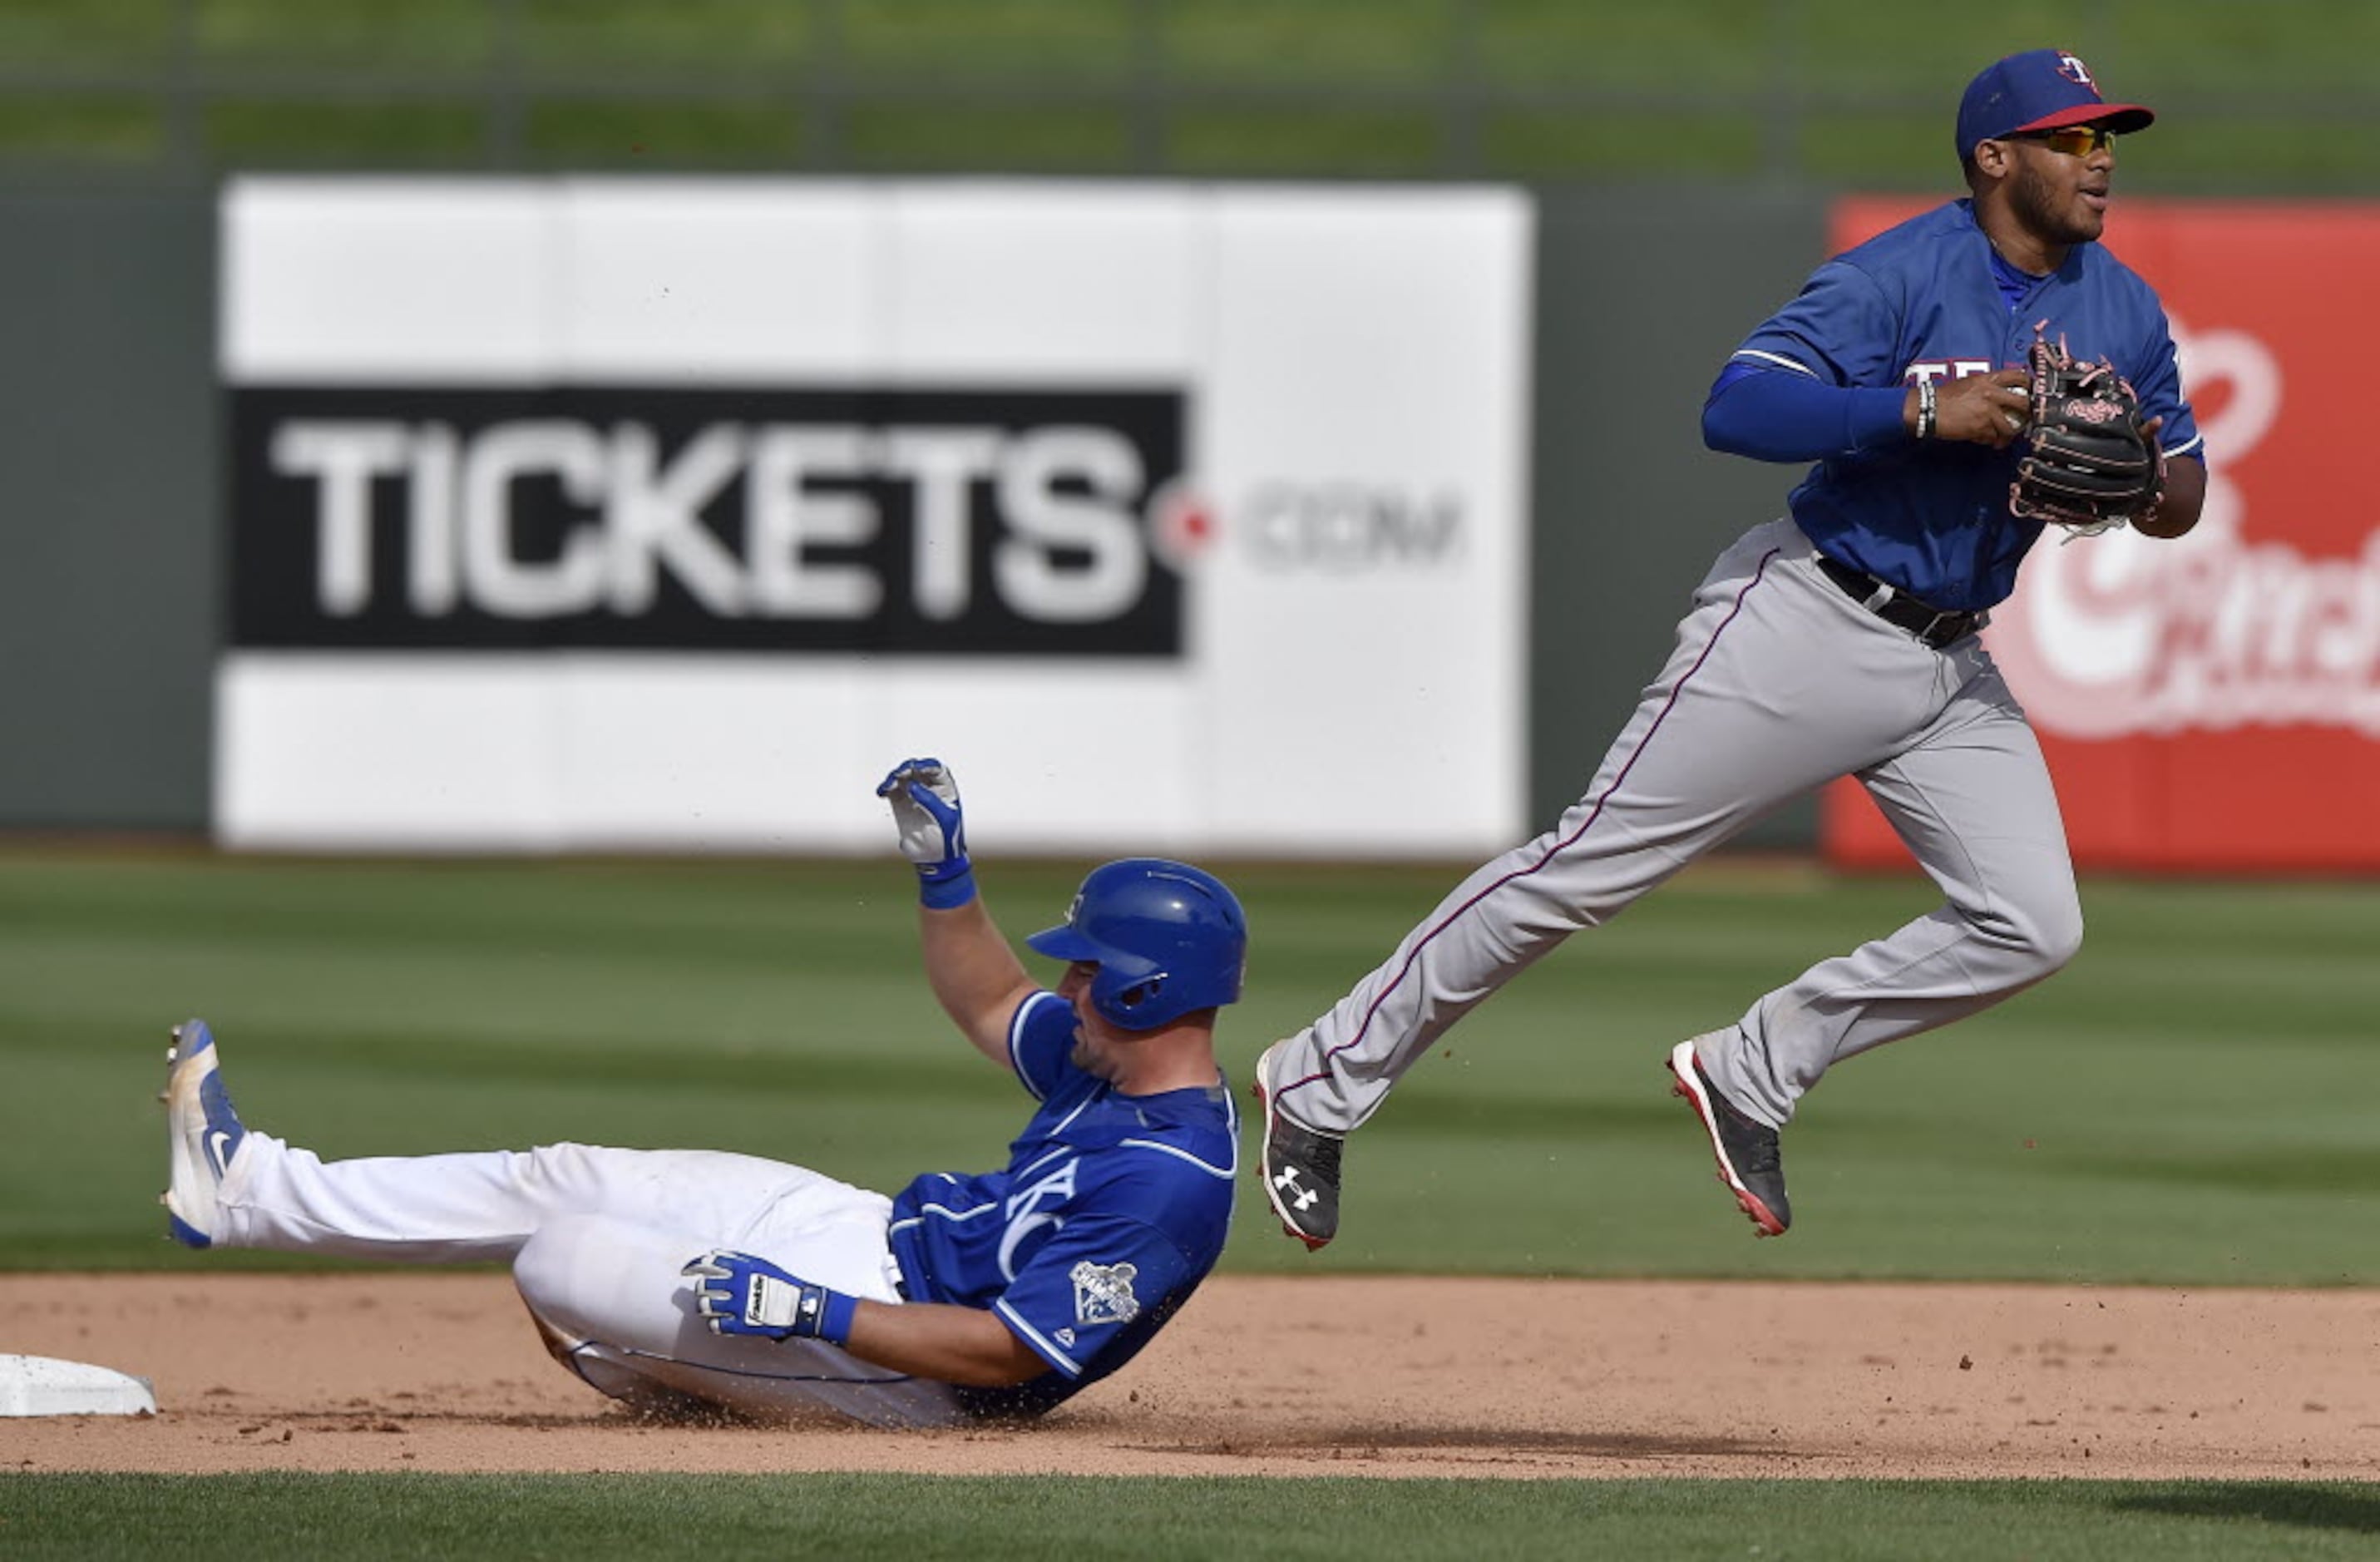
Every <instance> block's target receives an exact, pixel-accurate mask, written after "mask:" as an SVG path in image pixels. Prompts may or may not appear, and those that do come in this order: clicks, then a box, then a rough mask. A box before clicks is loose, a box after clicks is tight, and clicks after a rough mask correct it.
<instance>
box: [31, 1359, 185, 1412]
mask: <svg viewBox="0 0 2380 1562" xmlns="http://www.w3.org/2000/svg"><path fill="white" fill-rule="evenodd" d="M156 1413H157V1396H156V1394H155V1392H154V1391H153V1390H152V1388H151V1387H150V1385H149V1380H148V1379H147V1378H145V1377H133V1376H131V1375H129V1374H128V1373H119V1372H115V1371H113V1370H111V1369H109V1368H106V1367H94V1366H92V1365H91V1364H90V1363H89V1362H87V1361H55V1360H54V1359H52V1358H50V1357H47V1356H0V1416H145V1415H154V1414H156Z"/></svg>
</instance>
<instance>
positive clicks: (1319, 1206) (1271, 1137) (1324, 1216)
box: [1256, 1042, 1347, 1252]
mask: <svg viewBox="0 0 2380 1562" xmlns="http://www.w3.org/2000/svg"><path fill="white" fill-rule="evenodd" d="M1281 1044H1282V1043H1280V1042H1275V1043H1273V1044H1272V1045H1271V1046H1269V1047H1267V1048H1265V1051H1264V1056H1261V1057H1259V1058H1257V1079H1256V1092H1257V1101H1259V1102H1261V1103H1262V1104H1263V1105H1264V1150H1263V1152H1262V1153H1260V1154H1259V1155H1258V1157H1257V1174H1258V1175H1259V1176H1261V1177H1262V1178H1264V1190H1265V1202H1267V1203H1269V1204H1270V1205H1271V1206H1272V1213H1273V1214H1277V1215H1279V1216H1280V1217H1281V1231H1282V1233H1283V1234H1284V1235H1287V1236H1291V1237H1294V1238H1296V1239H1298V1240H1299V1241H1301V1242H1304V1243H1305V1246H1306V1250H1307V1251H1309V1252H1310V1251H1313V1250H1314V1249H1316V1248H1318V1247H1321V1246H1322V1245H1323V1244H1324V1243H1326V1242H1328V1241H1330V1239H1331V1238H1333V1237H1336V1236H1337V1235H1339V1155H1340V1152H1341V1151H1342V1150H1343V1149H1344V1148H1345V1147H1346V1143H1347V1141H1346V1139H1345V1137H1344V1136H1343V1135H1340V1134H1335V1133H1321V1132H1318V1131H1317V1130H1316V1129H1309V1128H1306V1127H1305V1126H1304V1125H1302V1124H1298V1123H1293V1122H1291V1121H1290V1120H1289V1119H1288V1118H1287V1117H1283V1116H1282V1115H1281V1112H1280V1111H1279V1109H1277V1108H1276V1107H1275V1106H1274V1104H1273V1098H1272V1092H1271V1091H1269V1090H1268V1089H1266V1088H1265V1080H1266V1078H1267V1076H1268V1073H1269V1068H1270V1065H1271V1062H1272V1055H1273V1054H1274V1053H1276V1052H1278V1051H1280V1050H1281Z"/></svg>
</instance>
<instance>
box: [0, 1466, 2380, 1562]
mask: <svg viewBox="0 0 2380 1562" xmlns="http://www.w3.org/2000/svg"><path fill="white" fill-rule="evenodd" d="M2375 1534H2380V1497H2375V1496H2374V1495H2373V1494H2372V1492H2371V1489H2370V1488H2368V1487H2365V1486H2361V1485H2357V1484H2352V1483H2311V1482H2309V1483H2239V1484H2221V1483H2203V1482H2173V1483H2127V1482H2109V1483H2084V1482H1974V1483H1949V1482H1945V1483H1913V1482H1865V1481H1845V1482H1833V1483H1811V1482H1774V1483H1750V1482H1718V1481H1625V1482H1592V1483H1589V1482H1569V1481H1547V1482H1537V1481H1345V1480H1307V1481H1296V1482H1281V1481H1260V1480H1247V1479H1222V1478H1216V1479H1200V1480H1170V1481H1146V1482H1132V1483H1124V1482H1112V1481H1097V1480H1088V1479H1082V1478H1068V1477H1047V1476H1045V1477H1037V1478H1035V1479H1034V1480H1031V1481H1003V1480H990V1479H975V1478H956V1477H930V1476H863V1475H800V1476H676V1475H653V1476H647V1477H645V1478H643V1479H641V1480H637V1481H619V1480H613V1479H606V1478H602V1477H587V1476H573V1475H511V1476H438V1475H420V1476H385V1475H380V1476H375V1475H358V1476H346V1477H330V1476H304V1475H269V1476H247V1475H242V1476H219V1477H212V1478H188V1477H180V1478H177V1477H171V1476H79V1475H18V1476H9V1477H0V1536H5V1537H6V1549H7V1555H8V1556H10V1557H11V1558H21V1559H23V1562H47V1559H49V1558H54V1557H77V1558H98V1559H107V1558H117V1557H122V1558H136V1557H138V1558H146V1557H152V1556H157V1555H159V1554H160V1550H161V1544H162V1543H161V1537H164V1536H171V1537H172V1542H171V1551H172V1554H173V1555H174V1556H176V1557H186V1558H188V1559H189V1562H209V1559H211V1558H217V1557H220V1558H224V1559H225V1562H273V1559H274V1558H281V1557H289V1558H306V1557H313V1556H326V1555H335V1556H343V1557H419V1556H506V1557H557V1558H571V1559H593V1558H601V1557H613V1556H674V1555H679V1554H682V1553H685V1552H687V1551H692V1552H694V1553H695V1554H698V1555H700V1556H771V1557H783V1558H799V1557H855V1556H886V1557H901V1558H905V1559H907V1562H930V1559H937V1558H949V1559H951V1562H974V1559H978V1558H979V1559H983V1562H999V1559H1002V1558H1012V1557H1014V1558H1039V1557H1051V1556H1130V1557H1134V1558H1136V1559H1151V1562H1161V1559H1169V1558H1180V1559H1182V1562H1209V1559H1211V1558H1216V1557H1227V1556H1247V1557H1265V1558H1285V1559H1295V1558H1308V1557H1311V1558H1320V1557H1366V1558H1377V1557H1396V1558H1399V1559H1400V1562H1427V1559H1431V1558H1447V1559H1449V1562H1479V1559H1481V1558H1497V1557H1583V1556H1626V1557H1632V1558H1633V1557H1711V1558H1721V1557H1724V1558H1741V1557H1758V1558H1761V1559H1763V1562H1771V1559H1775V1558H1780V1557H1782V1558H1789V1559H1790V1558H1794V1557H1807V1558H1815V1559H1823V1562H1857V1559H1862V1558H1876V1559H1878V1562H1909V1559H1911V1558H1925V1557H1932V1558H1965V1557H1974V1558H1991V1559H1995V1562H1998V1559H2003V1558H2008V1557H2026V1558H2032V1559H2034V1562H2064V1559H2073V1562H2103V1559H2105V1558H2107V1557H2113V1556H2155V1557H2158V1558H2161V1559H2166V1562H2192V1559H2199V1558H2204V1559H2207V1562H2216V1559H2223V1562H2229V1559H2233V1558H2239V1557H2244V1556H2256V1557H2265V1556H2276V1557H2277V1556H2289V1557H2329V1556H2369V1555H2371V1548H2372V1544H2373V1537H2374V1535H2375Z"/></svg>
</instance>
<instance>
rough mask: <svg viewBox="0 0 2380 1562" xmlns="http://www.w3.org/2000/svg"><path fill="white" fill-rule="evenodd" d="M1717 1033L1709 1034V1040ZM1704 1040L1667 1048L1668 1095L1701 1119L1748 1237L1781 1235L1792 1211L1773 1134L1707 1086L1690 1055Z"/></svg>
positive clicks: (1707, 1079)
mask: <svg viewBox="0 0 2380 1562" xmlns="http://www.w3.org/2000/svg"><path fill="white" fill-rule="evenodd" d="M1721 1034H1724V1032H1722V1031H1711V1032H1709V1035H1710V1036H1713V1037H1716V1036H1718V1035H1721ZM1705 1039H1706V1038H1705V1037H1703V1036H1696V1037H1695V1038H1694V1041H1687V1042H1680V1043H1678V1044H1677V1045H1676V1046H1674V1047H1671V1048H1670V1073H1672V1074H1674V1075H1676V1076H1677V1082H1676V1083H1675V1084H1673V1085H1671V1086H1670V1093H1672V1094H1674V1095H1682V1096H1684V1097H1685V1098H1686V1101H1687V1103H1688V1104H1690V1105H1692V1106H1693V1107H1694V1116H1695V1117H1700V1118H1701V1119H1702V1124H1703V1132H1704V1133H1705V1135H1706V1136H1707V1137H1708V1138H1709V1140H1710V1147H1711V1154H1712V1155H1713V1156H1714V1157H1716V1158H1717V1159H1718V1179H1719V1180H1720V1181H1721V1182H1724V1183H1726V1184H1727V1186H1728V1190H1729V1191H1730V1192H1731V1193H1733V1194H1734V1195H1735V1202H1736V1203H1737V1204H1738V1205H1739V1206H1740V1207H1741V1208H1742V1209H1743V1213H1744V1214H1745V1215H1746V1216H1747V1217H1748V1218H1749V1219H1750V1220H1751V1222H1752V1224H1753V1227H1754V1234H1755V1236H1761V1237H1782V1236H1783V1235H1785V1228H1786V1227H1787V1226H1791V1225H1792V1224H1793V1211H1792V1207H1791V1205H1790V1204H1788V1203H1787V1202H1785V1162H1784V1156H1783V1152H1782V1150H1781V1149H1780V1148H1779V1144H1778V1141H1777V1130H1776V1129H1772V1128H1770V1127H1769V1126H1768V1125H1767V1124H1766V1123H1761V1122H1755V1121H1754V1120H1753V1119H1752V1118H1750V1117H1745V1116H1744V1115H1743V1113H1742V1112H1739V1111H1737V1110H1736V1108H1735V1104H1734V1103H1733V1102H1730V1100H1728V1098H1727V1097H1726V1096H1724V1095H1722V1094H1720V1093H1719V1089H1718V1086H1717V1085H1715V1084H1713V1083H1711V1079H1710V1076H1709V1075H1708V1074H1706V1073H1704V1072H1703V1066H1702V1060H1701V1058H1699V1057H1698V1056H1695V1052H1694V1043H1696V1042H1700V1041H1703V1040H1705Z"/></svg>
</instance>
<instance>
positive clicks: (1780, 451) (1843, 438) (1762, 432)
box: [1703, 359, 1909, 461]
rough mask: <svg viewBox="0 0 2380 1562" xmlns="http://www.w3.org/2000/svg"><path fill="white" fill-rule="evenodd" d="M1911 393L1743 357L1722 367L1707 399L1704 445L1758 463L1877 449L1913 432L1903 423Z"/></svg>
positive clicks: (1849, 453)
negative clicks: (1827, 380)
mask: <svg viewBox="0 0 2380 1562" xmlns="http://www.w3.org/2000/svg"><path fill="white" fill-rule="evenodd" d="M1906 394H1907V393H1906V391H1905V390H1904V389H1903V388H1902V387H1901V386H1899V385H1888V386H1884V387H1881V388H1874V389H1870V388H1864V387H1860V386H1843V385H1830V384H1824V383H1822V382H1820V381H1818V380H1816V379H1814V378H1812V377H1811V376H1809V375H1807V374H1800V373H1795V372H1792V371H1791V370H1785V369H1767V368H1762V367H1761V366H1759V365H1757V364H1753V363H1746V362H1744V361H1743V360H1741V359H1738V360H1734V361H1731V362H1730V363H1729V364H1728V365H1727V367H1726V368H1724V369H1722V370H1720V371H1719V373H1718V379H1717V380H1715V381H1713V382H1712V383H1711V389H1710V396H1709V397H1708V398H1707V399H1706V400H1705V401H1704V402H1703V443H1704V444H1705V445H1709V446H1710V447H1711V448H1712V449H1713V450H1718V451H1724V452H1725V453H1727V454H1728V455H1730V456H1749V457H1751V458H1753V459H1754V460H1755V461H1815V460H1820V459H1823V458H1826V457H1828V456H1849V455H1852V454H1854V453H1856V452H1858V451H1862V450H1874V449H1876V448H1877V447H1878V446H1880V445H1890V444H1893V443H1894V442H1896V441H1898V440H1902V439H1906V438H1908V437H1909V434H1908V431H1907V430H1906V428H1905V427H1904V426H1903V424H1902V423H1901V421H1900V408H1901V403H1902V401H1903V399H1904V398H1905V397H1906Z"/></svg>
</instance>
